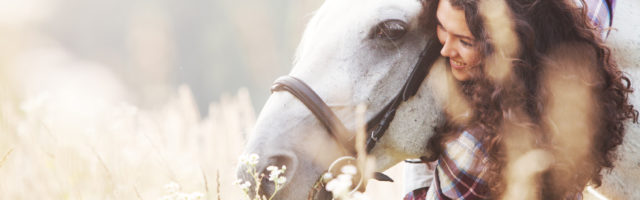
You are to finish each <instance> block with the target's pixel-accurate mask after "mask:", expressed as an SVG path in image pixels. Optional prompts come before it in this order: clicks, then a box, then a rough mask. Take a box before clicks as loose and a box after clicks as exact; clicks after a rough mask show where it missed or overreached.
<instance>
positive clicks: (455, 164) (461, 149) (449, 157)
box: [426, 131, 489, 200]
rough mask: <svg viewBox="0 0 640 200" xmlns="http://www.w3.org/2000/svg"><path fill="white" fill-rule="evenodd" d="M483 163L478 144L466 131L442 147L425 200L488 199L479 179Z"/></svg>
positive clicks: (481, 148) (482, 170)
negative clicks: (441, 153) (442, 150)
mask: <svg viewBox="0 0 640 200" xmlns="http://www.w3.org/2000/svg"><path fill="white" fill-rule="evenodd" d="M487 160H488V157H487V154H486V152H485V151H484V149H483V147H482V143H481V142H480V141H479V140H477V138H476V137H474V136H473V135H472V134H471V133H470V132H468V131H465V132H463V133H462V134H460V136H459V137H458V138H456V139H455V140H452V141H450V142H448V143H447V144H446V148H445V150H444V152H443V155H441V156H440V158H439V159H438V165H437V166H436V171H435V179H434V181H433V182H432V184H431V187H430V188H429V191H428V192H427V194H426V199H437V200H440V199H461V200H472V199H487V198H489V196H488V194H489V186H488V185H487V183H486V182H485V180H483V175H484V174H485V172H486V168H485V166H486V164H487Z"/></svg>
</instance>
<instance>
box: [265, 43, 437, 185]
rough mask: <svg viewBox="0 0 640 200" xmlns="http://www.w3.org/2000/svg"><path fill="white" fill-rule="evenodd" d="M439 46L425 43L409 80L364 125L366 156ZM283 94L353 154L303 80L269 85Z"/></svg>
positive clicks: (344, 133)
mask: <svg viewBox="0 0 640 200" xmlns="http://www.w3.org/2000/svg"><path fill="white" fill-rule="evenodd" d="M441 48H442V46H441V45H440V43H439V42H438V41H434V40H428V41H427V45H426V46H425V48H424V49H423V50H422V52H421V53H420V57H419V59H418V62H417V63H416V64H415V66H414V68H413V70H412V71H411V74H410V75H409V78H408V79H407V81H406V82H405V83H404V85H403V86H402V89H401V90H400V92H398V94H397V95H396V96H395V97H394V98H393V99H391V101H389V103H387V104H386V105H385V106H384V107H383V108H382V110H380V111H379V112H378V113H377V114H376V115H375V116H374V117H373V118H371V119H370V120H369V121H368V122H367V129H366V131H367V143H366V152H367V154H368V153H370V152H371V150H372V149H373V148H374V147H375V145H376V143H377V142H378V140H379V139H380V138H381V137H382V136H383V135H384V133H385V132H386V130H387V129H388V128H389V125H390V124H391V121H393V118H394V117H395V113H396V110H397V108H398V107H399V106H400V104H401V103H402V102H405V101H407V100H408V99H409V98H411V97H413V96H414V95H415V94H416V93H417V92H418V89H419V88H420V85H421V84H422V81H423V80H424V79H425V78H426V76H427V74H428V73H429V70H430V69H431V65H433V63H434V62H435V61H436V59H437V58H438V57H439V55H440V53H439V51H440V49H441ZM279 91H286V92H289V93H291V94H292V95H293V96H295V97H296V98H297V99H298V100H300V101H301V102H302V103H303V104H304V105H305V106H306V107H307V108H308V109H309V110H311V112H312V113H313V115H315V117H316V118H317V119H318V120H319V121H320V122H321V123H322V125H323V126H324V128H325V129H326V130H327V132H328V133H329V135H331V137H333V138H334V139H335V140H336V141H337V142H338V143H339V144H340V145H341V146H342V147H343V148H344V149H346V150H347V151H348V153H350V154H351V155H356V154H357V153H356V149H355V145H354V144H355V141H354V138H355V137H353V136H354V134H352V133H351V132H350V131H349V130H348V129H347V128H346V127H345V126H344V124H343V123H342V121H340V119H339V118H338V117H337V116H336V114H335V113H334V112H333V111H332V110H331V108H329V106H328V105H327V104H326V103H325V102H324V101H323V100H322V99H321V98H320V96H318V94H317V93H316V92H314V91H313V89H311V87H309V86H308V85H307V84H306V83H305V82H304V81H302V80H300V79H298V78H296V77H293V76H289V75H287V76H282V77H280V78H278V79H276V81H275V82H274V83H273V86H272V87H271V92H279ZM374 178H375V179H378V180H381V179H383V180H384V179H388V180H390V179H389V178H388V177H386V176H385V175H383V174H381V173H376V174H375V177H374Z"/></svg>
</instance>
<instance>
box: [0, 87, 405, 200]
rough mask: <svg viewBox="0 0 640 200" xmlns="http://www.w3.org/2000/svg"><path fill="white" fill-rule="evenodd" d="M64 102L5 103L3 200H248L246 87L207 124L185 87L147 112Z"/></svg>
mask: <svg viewBox="0 0 640 200" xmlns="http://www.w3.org/2000/svg"><path fill="white" fill-rule="evenodd" d="M5 92H8V93H12V92H11V90H7V89H6V88H5ZM70 92H73V91H70ZM80 94H82V93H81V92H78V95H80ZM60 103H61V101H59V97H58V95H57V94H52V93H46V92H44V93H39V94H36V95H33V96H26V97H17V96H13V95H9V96H2V97H0V105H2V106H1V107H0V109H1V110H0V113H2V115H0V122H1V123H0V131H1V132H2V134H0V156H2V157H0V158H1V160H0V177H2V181H0V199H158V198H163V197H165V198H167V197H172V196H171V194H175V193H179V194H194V193H202V194H203V195H204V197H205V198H206V199H227V200H228V199H240V198H241V194H242V193H241V192H240V190H239V188H238V187H237V186H235V185H233V184H232V183H233V182H234V180H235V165H236V163H237V158H238V156H239V155H240V153H241V149H242V147H243V146H244V141H245V139H246V138H244V137H245V135H247V134H246V133H248V132H249V131H250V129H251V127H253V124H254V120H255V113H254V109H253V108H252V107H251V104H250V97H249V94H248V92H247V91H246V90H240V91H239V92H238V93H237V94H235V95H233V96H225V97H223V98H222V99H221V101H220V102H219V103H212V104H211V105H210V109H209V113H208V117H205V118H201V117H200V114H199V113H198V111H197V109H196V105H195V101H194V99H193V96H192V93H191V91H190V89H189V88H188V87H186V86H182V87H180V88H179V89H178V91H177V93H176V94H175V95H174V97H173V98H171V99H170V100H169V101H168V102H166V103H165V104H163V105H162V106H160V107H157V108H154V109H147V110H145V109H140V108H138V107H136V106H133V105H131V104H128V103H126V102H119V101H108V102H83V103H84V105H80V108H82V110H79V109H73V108H69V107H68V106H67V105H60ZM87 109H88V110H87ZM399 170H400V169H399V168H395V169H394V170H392V171H393V172H394V173H392V174H395V176H394V178H396V177H397V178H400V177H401V176H400V173H401V172H400V171H399ZM398 181H399V182H396V184H389V183H372V184H370V185H369V191H371V192H369V193H368V195H369V196H370V197H371V199H389V198H394V199H397V198H400V196H402V194H400V191H401V190H400V187H401V185H400V183H401V180H398ZM170 183H177V185H175V184H170ZM382 188H384V189H382ZM172 191H173V193H172ZM372 192H376V193H372Z"/></svg>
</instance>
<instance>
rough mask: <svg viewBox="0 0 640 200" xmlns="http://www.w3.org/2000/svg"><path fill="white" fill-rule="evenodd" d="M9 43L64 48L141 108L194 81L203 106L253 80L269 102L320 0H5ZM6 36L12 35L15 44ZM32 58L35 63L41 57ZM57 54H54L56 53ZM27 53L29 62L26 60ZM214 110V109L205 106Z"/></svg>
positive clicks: (15, 47) (257, 97)
mask: <svg viewBox="0 0 640 200" xmlns="http://www.w3.org/2000/svg"><path fill="white" fill-rule="evenodd" d="M0 2H1V3H0V23H1V24H2V32H3V33H2V35H3V37H2V40H4V41H5V43H3V46H4V47H3V48H5V49H7V48H10V49H11V50H10V51H11V53H12V54H13V56H6V54H5V56H6V57H9V58H17V57H20V56H24V55H26V54H29V53H32V54H33V53H36V52H34V51H39V52H40V53H41V54H43V55H38V56H45V55H46V56H50V55H51V54H49V53H44V52H43V51H56V52H57V53H58V54H64V56H66V57H68V58H70V59H73V60H76V61H82V62H90V63H92V65H93V67H97V68H101V69H100V70H103V71H104V72H105V73H110V74H112V75H113V78H114V79H116V80H117V81H118V82H119V83H121V84H122V86H124V87H126V88H127V90H128V91H127V94H126V95H127V98H129V99H130V100H131V101H132V102H135V103H136V104H137V105H140V106H154V105H158V104H159V103H161V102H164V101H165V100H166V99H167V98H168V96H169V94H170V93H171V91H174V90H175V89H176V88H177V87H178V86H179V85H181V84H186V85H189V87H190V88H191V89H192V90H193V91H194V97H195V99H196V101H197V104H198V108H199V111H201V112H205V111H206V110H207V107H208V103H209V102H212V101H215V100H218V99H219V98H220V96H221V95H222V94H225V93H233V92H235V91H237V90H238V89H239V88H241V87H246V88H248V90H249V91H250V93H251V94H252V95H251V96H252V105H254V106H255V107H256V108H260V107H261V106H262V104H263V102H264V101H265V100H266V97H267V96H268V94H269V91H268V90H269V86H270V84H271V82H272V81H273V80H274V79H275V78H276V77H277V76H279V75H283V74H286V73H288V70H289V69H290V68H291V61H292V60H293V54H294V51H295V48H296V45H297V43H298V41H299V39H300V36H301V32H302V30H303V28H304V25H305V23H306V21H307V20H308V19H309V18H310V16H311V15H310V13H311V12H312V11H313V10H314V9H316V8H317V7H319V5H320V3H321V1H320V0H297V1H293V0H274V1H259V0H241V1H232V0H187V1H175V0H153V1H151V0H109V1H98V0H21V1H11V0H2V1H0ZM6 42H10V43H12V45H11V47H7V46H6ZM33 56H36V55H31V56H29V58H23V59H27V60H30V61H35V60H42V59H43V58H41V57H33ZM50 59H51V58H50ZM22 61H24V60H22ZM202 114H203V115H205V114H206V113H202Z"/></svg>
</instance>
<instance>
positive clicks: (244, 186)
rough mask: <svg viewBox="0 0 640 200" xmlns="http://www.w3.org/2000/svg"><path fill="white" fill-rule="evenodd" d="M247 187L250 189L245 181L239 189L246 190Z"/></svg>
mask: <svg viewBox="0 0 640 200" xmlns="http://www.w3.org/2000/svg"><path fill="white" fill-rule="evenodd" d="M249 187H251V182H249V181H245V182H244V183H243V184H240V189H242V190H248V189H249Z"/></svg>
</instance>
